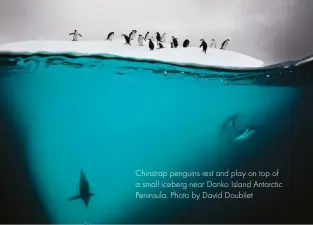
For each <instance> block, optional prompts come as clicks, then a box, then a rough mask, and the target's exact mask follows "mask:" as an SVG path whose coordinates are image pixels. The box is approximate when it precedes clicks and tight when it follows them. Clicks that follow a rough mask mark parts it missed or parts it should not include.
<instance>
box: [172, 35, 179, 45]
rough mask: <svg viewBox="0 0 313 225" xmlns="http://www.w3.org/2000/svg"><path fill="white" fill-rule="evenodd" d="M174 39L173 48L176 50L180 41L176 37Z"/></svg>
mask: <svg viewBox="0 0 313 225" xmlns="http://www.w3.org/2000/svg"><path fill="white" fill-rule="evenodd" d="M172 38H173V47H174V48H177V46H178V41H177V38H176V37H174V36H173V37H172Z"/></svg>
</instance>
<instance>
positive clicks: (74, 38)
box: [69, 30, 83, 41]
mask: <svg viewBox="0 0 313 225" xmlns="http://www.w3.org/2000/svg"><path fill="white" fill-rule="evenodd" d="M69 35H73V40H72V41H78V36H80V37H83V36H82V35H81V34H80V33H78V32H77V30H74V32H73V33H70V34H69Z"/></svg>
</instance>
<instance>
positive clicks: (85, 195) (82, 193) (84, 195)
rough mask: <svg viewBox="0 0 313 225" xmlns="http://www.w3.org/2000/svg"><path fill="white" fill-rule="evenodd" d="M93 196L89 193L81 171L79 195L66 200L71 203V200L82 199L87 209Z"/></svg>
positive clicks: (85, 179) (87, 184) (87, 183)
mask: <svg viewBox="0 0 313 225" xmlns="http://www.w3.org/2000/svg"><path fill="white" fill-rule="evenodd" d="M94 195H95V194H93V193H91V192H90V187H89V182H88V180H87V178H86V175H85V173H84V172H83V171H82V170H81V171H80V181H79V194H78V195H75V196H73V197H71V198H69V199H68V200H69V201H72V200H77V199H82V200H83V202H84V204H85V206H86V209H87V208H88V204H89V200H90V198H91V197H92V196H94Z"/></svg>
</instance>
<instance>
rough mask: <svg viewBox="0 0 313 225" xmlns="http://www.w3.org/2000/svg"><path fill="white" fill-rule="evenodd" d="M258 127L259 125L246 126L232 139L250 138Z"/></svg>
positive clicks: (242, 139)
mask: <svg viewBox="0 0 313 225" xmlns="http://www.w3.org/2000/svg"><path fill="white" fill-rule="evenodd" d="M260 128H261V126H260V125H253V126H249V127H248V128H246V129H244V130H241V131H239V132H238V134H237V135H236V137H235V138H234V141H244V140H246V139H248V138H250V137H251V136H252V135H254V134H255V133H256V131H257V130H258V129H260Z"/></svg>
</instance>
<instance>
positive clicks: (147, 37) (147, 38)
mask: <svg viewBox="0 0 313 225" xmlns="http://www.w3.org/2000/svg"><path fill="white" fill-rule="evenodd" d="M144 39H145V41H147V40H149V39H150V32H149V31H148V32H147V33H146V35H145V38H144Z"/></svg>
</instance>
